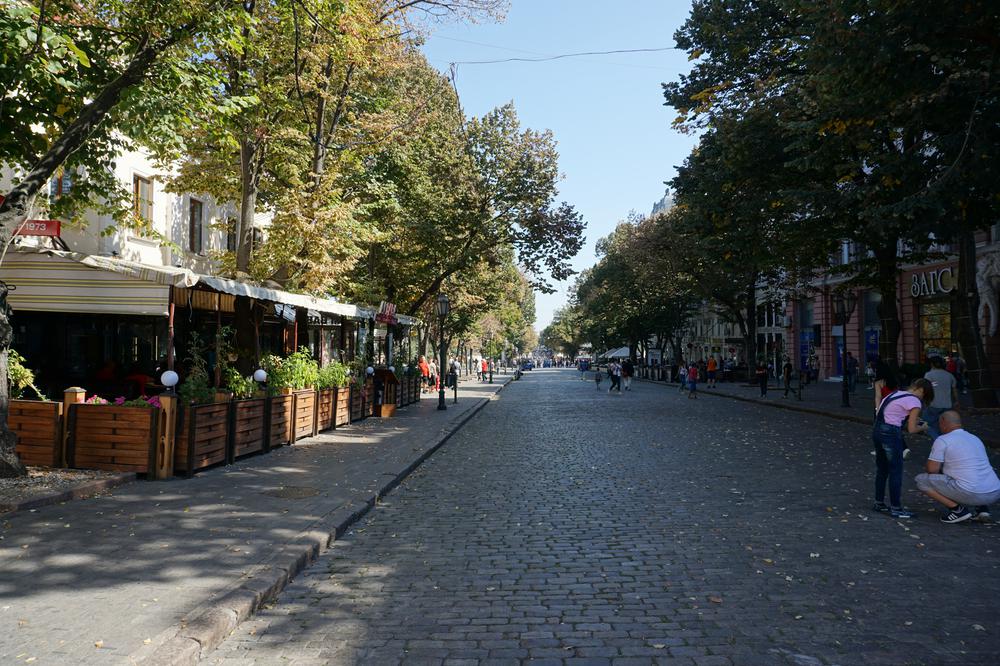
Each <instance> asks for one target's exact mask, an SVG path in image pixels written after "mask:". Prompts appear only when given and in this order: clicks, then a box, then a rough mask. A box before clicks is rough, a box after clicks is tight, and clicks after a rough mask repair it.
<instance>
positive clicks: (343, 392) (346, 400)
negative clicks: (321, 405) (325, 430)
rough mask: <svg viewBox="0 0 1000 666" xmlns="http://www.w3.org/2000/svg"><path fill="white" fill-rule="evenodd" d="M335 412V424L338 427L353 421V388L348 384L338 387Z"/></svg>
mask: <svg viewBox="0 0 1000 666" xmlns="http://www.w3.org/2000/svg"><path fill="white" fill-rule="evenodd" d="M334 414H335V418H336V422H335V424H334V425H335V427H337V428H339V427H340V426H345V425H348V424H349V423H350V422H351V389H350V388H348V387H347V386H342V387H340V388H338V389H337V397H336V408H335V409H334Z"/></svg>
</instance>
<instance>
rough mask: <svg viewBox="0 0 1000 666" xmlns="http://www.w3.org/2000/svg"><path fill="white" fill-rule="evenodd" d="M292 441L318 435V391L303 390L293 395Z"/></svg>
mask: <svg viewBox="0 0 1000 666" xmlns="http://www.w3.org/2000/svg"><path fill="white" fill-rule="evenodd" d="M292 397H293V398H294V400H293V401H292V441H293V442H295V441H298V440H300V439H302V438H303V437H312V436H313V435H315V434H316V391H315V389H303V390H300V391H295V392H294V393H293V394H292Z"/></svg>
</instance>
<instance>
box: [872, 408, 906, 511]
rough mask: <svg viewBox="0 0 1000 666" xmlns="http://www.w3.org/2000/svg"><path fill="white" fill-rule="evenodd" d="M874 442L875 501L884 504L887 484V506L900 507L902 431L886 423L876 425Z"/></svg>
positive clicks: (901, 490) (903, 447)
mask: <svg viewBox="0 0 1000 666" xmlns="http://www.w3.org/2000/svg"><path fill="white" fill-rule="evenodd" d="M872 439H873V440H874V441H875V501H876V502H885V484H886V481H888V482H889V506H891V507H893V508H897V509H898V508H901V507H902V494H903V449H905V448H906V446H905V444H903V430H902V428H900V427H899V426H894V425H889V424H888V423H877V424H876V425H875V427H874V428H873V429H872Z"/></svg>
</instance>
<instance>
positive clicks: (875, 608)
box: [206, 371, 1000, 666]
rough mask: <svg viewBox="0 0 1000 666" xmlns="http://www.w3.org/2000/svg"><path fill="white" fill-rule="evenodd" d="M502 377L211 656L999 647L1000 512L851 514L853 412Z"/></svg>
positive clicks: (732, 660)
mask: <svg viewBox="0 0 1000 666" xmlns="http://www.w3.org/2000/svg"><path fill="white" fill-rule="evenodd" d="M720 402H721V401H719V400H705V399H702V400H697V401H695V400H688V399H686V398H685V397H683V396H680V395H678V393H677V392H676V391H670V390H667V389H665V388H664V387H661V386H656V385H651V384H639V385H637V386H634V388H633V390H632V391H631V392H629V393H626V394H625V395H622V396H618V395H608V394H607V393H606V392H604V391H600V392H599V391H595V389H594V387H593V384H592V383H584V382H581V381H579V380H578V379H577V375H576V374H575V373H574V372H573V371H535V372H533V373H527V375H526V377H525V380H523V381H521V382H517V383H514V384H512V385H511V386H509V387H508V388H507V390H505V391H504V393H503V394H502V395H501V397H500V399H499V400H498V401H495V402H493V403H491V404H490V405H489V406H487V408H486V409H485V410H484V411H483V412H481V413H480V415H479V416H477V417H476V418H475V419H473V420H472V421H471V422H470V423H469V424H468V425H467V426H466V427H465V428H464V429H463V430H462V431H461V432H460V433H458V435H456V436H455V437H454V438H452V440H451V441H450V442H449V443H448V444H447V445H446V446H445V447H444V448H443V449H441V450H440V451H438V453H437V454H436V455H435V456H434V457H433V458H432V459H431V460H430V461H428V463H426V464H425V465H424V466H423V467H421V468H420V470H418V472H417V473H416V474H414V475H413V476H411V477H410V478H409V479H408V480H407V481H406V482H405V483H404V484H403V485H402V486H401V487H400V488H398V489H397V490H396V491H395V492H394V493H393V494H392V495H390V496H389V497H387V498H386V502H385V503H384V504H382V505H381V506H380V508H379V509H378V510H376V511H374V512H373V513H372V514H370V517H369V519H367V520H366V521H364V522H362V523H359V524H358V526H357V527H356V529H355V530H354V531H352V532H350V533H349V534H347V535H345V537H344V538H343V539H342V540H341V541H339V542H338V543H337V544H335V546H334V548H332V549H331V550H330V551H329V552H328V553H327V554H326V555H325V556H323V557H322V558H321V559H320V561H319V562H318V563H317V564H316V565H314V566H313V567H312V568H311V569H309V570H308V571H307V572H306V573H305V574H304V575H303V576H302V577H301V578H300V579H299V580H298V581H297V582H295V583H294V584H292V585H291V586H290V587H289V588H288V589H287V590H286V592H285V593H284V594H283V595H282V597H281V598H280V599H279V601H278V603H277V604H276V605H275V606H273V607H272V608H270V609H267V610H264V611H263V612H262V613H261V614H260V615H258V616H257V617H256V618H255V619H253V620H251V621H250V622H248V623H245V624H243V625H241V626H240V627H239V628H238V629H237V631H236V632H235V633H234V634H233V635H232V636H231V637H230V638H229V639H228V640H227V641H226V642H225V643H223V644H222V646H220V648H219V649H218V650H216V651H215V652H214V653H212V654H211V655H209V657H208V659H207V660H206V662H207V663H211V664H222V665H227V666H232V665H233V664H327V663H329V664H352V663H362V664H393V663H397V662H403V663H406V664H441V663H444V664H476V663H482V664H487V663H496V664H501V663H519V662H524V661H528V660H532V661H533V662H534V663H546V664H547V663H552V664H556V663H560V664H562V663H565V664H607V663H615V664H648V663H670V664H701V665H704V666H709V665H712V664H803V665H812V664H935V665H936V664H995V663H997V655H998V654H1000V618H998V616H997V609H998V602H997V599H998V598H1000V596H998V593H1000V576H998V563H1000V560H998V552H997V551H998V548H1000V546H998V544H997V537H998V535H1000V532H998V529H997V528H996V527H995V526H993V525H990V524H963V525H955V526H946V525H942V524H941V523H939V522H938V520H937V514H936V510H934V509H933V507H932V505H931V504H930V502H928V501H924V500H923V499H921V497H920V496H919V494H918V493H916V492H915V491H914V488H913V484H912V478H911V477H912V475H913V474H915V473H916V472H917V471H918V466H920V465H922V464H923V460H924V457H925V455H926V452H927V450H928V448H929V446H927V445H926V444H923V443H921V444H915V449H916V450H915V452H914V453H915V455H914V457H913V458H911V460H910V461H909V462H908V463H907V472H906V473H907V477H908V478H907V481H906V484H905V491H906V499H907V503H908V504H909V505H910V506H912V507H913V508H916V509H918V510H919V511H920V518H919V519H918V520H914V521H910V522H908V523H903V522H897V521H894V520H892V519H890V518H887V517H885V516H882V515H876V514H872V513H870V512H869V510H868V509H869V506H870V500H871V498H870V494H871V491H870V485H871V475H872V468H873V458H872V456H871V455H870V454H869V451H870V449H871V446H870V444H869V440H868V434H867V432H868V431H867V428H866V427H865V426H863V425H860V424H853V423H849V422H842V421H834V420H832V419H829V418H824V417H818V416H812V415H807V414H799V413H794V412H785V411H783V410H772V409H767V410H764V409H761V408H760V407H758V406H756V405H752V404H748V403H742V402H737V401H727V402H726V404H725V406H724V409H721V410H720Z"/></svg>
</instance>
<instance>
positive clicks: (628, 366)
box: [621, 358, 635, 391]
mask: <svg viewBox="0 0 1000 666" xmlns="http://www.w3.org/2000/svg"><path fill="white" fill-rule="evenodd" d="M621 369H622V381H624V382H625V390H626V391H631V390H632V375H633V374H635V366H633V365H632V359H628V358H627V359H625V360H624V361H622V365H621Z"/></svg>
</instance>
